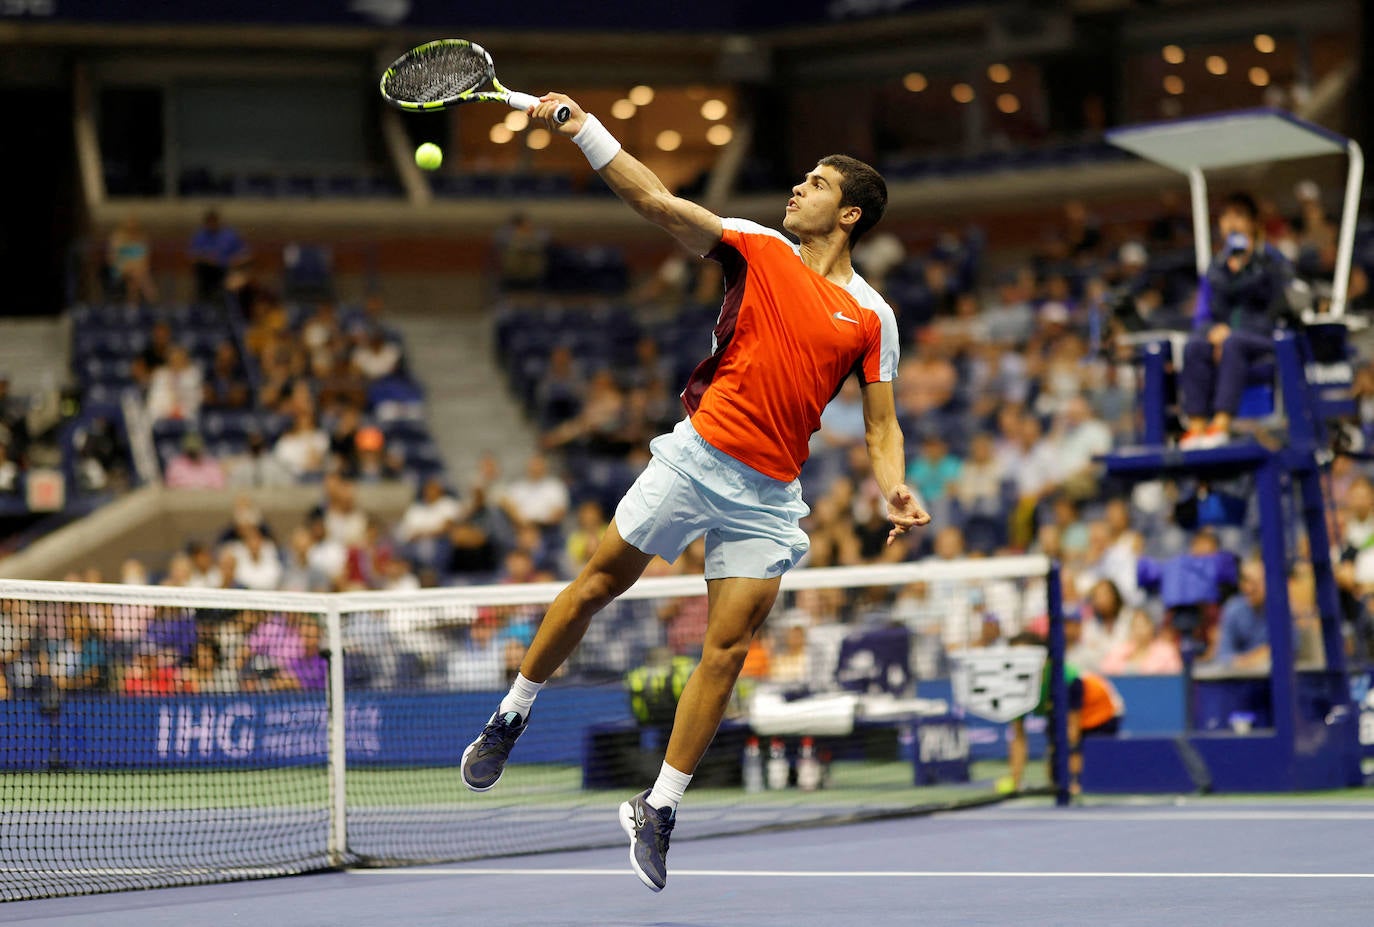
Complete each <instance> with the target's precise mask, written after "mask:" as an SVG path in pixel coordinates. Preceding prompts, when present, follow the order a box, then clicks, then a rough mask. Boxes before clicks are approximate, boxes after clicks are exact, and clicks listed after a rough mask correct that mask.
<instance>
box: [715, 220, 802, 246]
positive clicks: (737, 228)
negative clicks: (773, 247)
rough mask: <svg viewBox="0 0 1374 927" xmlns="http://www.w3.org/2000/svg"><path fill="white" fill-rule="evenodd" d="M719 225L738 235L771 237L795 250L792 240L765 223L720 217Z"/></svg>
mask: <svg viewBox="0 0 1374 927" xmlns="http://www.w3.org/2000/svg"><path fill="white" fill-rule="evenodd" d="M720 227H721V228H722V229H723V230H725V231H726V232H733V233H734V234H736V235H740V236H749V237H758V238H765V239H773V240H775V241H778V242H781V243H782V244H784V245H786V246H787V247H788V248H789V249H791V250H793V251H795V250H796V246H795V245H794V244H792V240H791V239H789V238H788V237H787V236H786V235H784V234H783V233H782V232H779V231H777V230H776V229H770V228H769V227H768V226H766V225H759V224H758V223H757V222H752V221H750V220H749V219H737V218H729V219H721V220H720Z"/></svg>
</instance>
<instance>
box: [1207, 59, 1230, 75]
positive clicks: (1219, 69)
mask: <svg viewBox="0 0 1374 927" xmlns="http://www.w3.org/2000/svg"><path fill="white" fill-rule="evenodd" d="M1227 67H1228V65H1227V64H1226V59H1225V58H1223V57H1221V55H1208V56H1207V73H1208V74H1215V75H1216V76H1217V77H1220V76H1221V75H1223V74H1225V73H1226V71H1227Z"/></svg>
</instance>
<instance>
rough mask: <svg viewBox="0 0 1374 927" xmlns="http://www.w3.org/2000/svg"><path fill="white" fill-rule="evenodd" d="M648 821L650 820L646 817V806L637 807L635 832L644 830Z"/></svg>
mask: <svg viewBox="0 0 1374 927" xmlns="http://www.w3.org/2000/svg"><path fill="white" fill-rule="evenodd" d="M646 821H648V818H646V817H645V816H644V806H643V805H635V830H639V829H640V828H642V827H643V826H644V824H645V822H646Z"/></svg>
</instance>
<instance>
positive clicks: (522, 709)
mask: <svg viewBox="0 0 1374 927" xmlns="http://www.w3.org/2000/svg"><path fill="white" fill-rule="evenodd" d="M542 688H544V684H543V683H542V682H530V681H529V680H528V679H526V678H525V674H524V673H516V675H515V682H514V683H513V684H512V685H511V687H510V692H508V693H506V697H505V698H503V699H501V708H500V712H501V714H505V713H506V712H508V711H513V712H515V713H516V714H518V715H519V716H520V717H522V718H528V717H529V716H530V706H531V705H533V704H534V697H535V696H536V695H538V694H539V690H540V689H542Z"/></svg>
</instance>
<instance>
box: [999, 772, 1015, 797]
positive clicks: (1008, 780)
mask: <svg viewBox="0 0 1374 927" xmlns="http://www.w3.org/2000/svg"><path fill="white" fill-rule="evenodd" d="M997 791H998V792H999V793H1000V794H1002V795H1010V794H1011V793H1012V792H1015V791H1016V780H1015V779H1013V778H1012V777H1011V776H1003V777H1002V778H1000V779H998V780H997Z"/></svg>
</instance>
